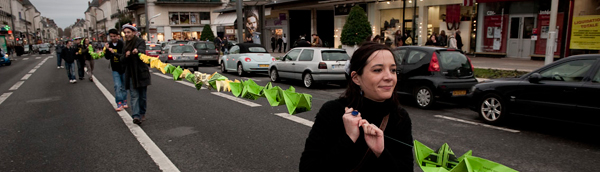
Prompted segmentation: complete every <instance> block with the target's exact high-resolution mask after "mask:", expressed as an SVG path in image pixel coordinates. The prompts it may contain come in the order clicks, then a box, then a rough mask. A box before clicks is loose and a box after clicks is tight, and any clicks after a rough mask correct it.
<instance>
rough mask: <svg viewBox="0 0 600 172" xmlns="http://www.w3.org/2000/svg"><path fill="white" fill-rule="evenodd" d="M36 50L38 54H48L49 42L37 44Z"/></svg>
mask: <svg viewBox="0 0 600 172" xmlns="http://www.w3.org/2000/svg"><path fill="white" fill-rule="evenodd" d="M38 52H39V54H44V53H47V54H50V44H39V45H38Z"/></svg>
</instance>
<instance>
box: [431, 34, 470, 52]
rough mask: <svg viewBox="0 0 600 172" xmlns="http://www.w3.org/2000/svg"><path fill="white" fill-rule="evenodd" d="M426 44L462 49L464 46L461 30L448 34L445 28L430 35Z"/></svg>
mask: <svg viewBox="0 0 600 172" xmlns="http://www.w3.org/2000/svg"><path fill="white" fill-rule="evenodd" d="M425 45H432V46H440V47H448V48H454V49H457V50H461V51H462V47H463V43H462V38H461V36H460V31H456V32H455V33H450V35H446V31H443V30H442V31H441V32H440V34H438V33H433V34H432V35H431V36H429V38H428V39H427V42H426V43H425Z"/></svg>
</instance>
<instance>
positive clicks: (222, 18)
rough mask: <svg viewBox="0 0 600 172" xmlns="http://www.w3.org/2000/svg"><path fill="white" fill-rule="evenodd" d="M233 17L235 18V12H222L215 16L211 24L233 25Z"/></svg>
mask: <svg viewBox="0 0 600 172" xmlns="http://www.w3.org/2000/svg"><path fill="white" fill-rule="evenodd" d="M235 19H237V14H236V13H223V14H219V16H217V19H216V20H215V22H214V23H213V24H215V25H220V26H233V24H234V22H235Z"/></svg>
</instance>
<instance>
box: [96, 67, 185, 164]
mask: <svg viewBox="0 0 600 172" xmlns="http://www.w3.org/2000/svg"><path fill="white" fill-rule="evenodd" d="M92 78H94V84H96V87H98V89H100V91H101V92H102V94H104V96H105V97H106V99H108V102H110V104H111V105H112V106H113V107H115V108H116V107H117V104H116V103H115V102H114V100H115V97H114V96H113V95H112V94H110V92H108V90H106V88H105V87H104V86H103V85H102V84H101V83H100V80H98V79H97V78H96V77H95V76H92ZM117 114H119V116H120V117H121V119H122V120H123V122H124V123H125V125H126V126H127V128H129V131H131V133H132V134H133V136H135V138H136V139H137V140H138V142H140V145H142V147H143V148H144V150H146V152H147V153H148V155H150V158H152V160H154V163H156V165H158V167H159V168H160V170H162V171H174V172H178V171H179V169H178V168H177V167H176V166H175V164H173V162H171V160H170V159H169V157H167V155H165V153H164V152H163V151H162V150H160V148H158V146H157V145H156V143H154V142H153V141H152V139H150V137H148V135H147V134H146V132H144V130H143V129H142V128H141V127H140V126H139V125H137V124H134V123H133V121H132V118H131V115H129V113H127V111H125V110H122V111H120V112H117Z"/></svg>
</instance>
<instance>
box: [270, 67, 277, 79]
mask: <svg viewBox="0 0 600 172" xmlns="http://www.w3.org/2000/svg"><path fill="white" fill-rule="evenodd" d="M269 75H270V76H271V81H272V82H279V73H278V72H277V69H275V68H273V69H271V73H270V74H269Z"/></svg>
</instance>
